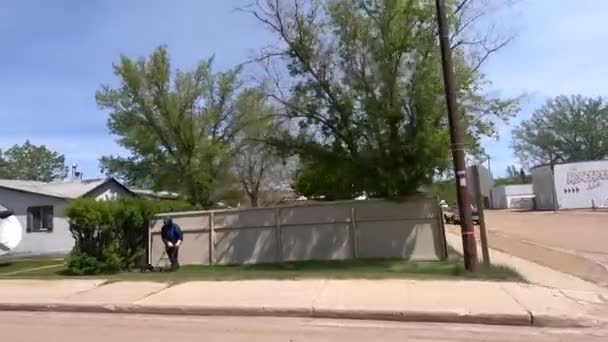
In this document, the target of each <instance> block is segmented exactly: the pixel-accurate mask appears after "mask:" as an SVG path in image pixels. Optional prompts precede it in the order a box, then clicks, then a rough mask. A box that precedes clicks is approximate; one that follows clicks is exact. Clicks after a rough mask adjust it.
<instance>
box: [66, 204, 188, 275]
mask: <svg viewBox="0 0 608 342" xmlns="http://www.w3.org/2000/svg"><path fill="white" fill-rule="evenodd" d="M192 209H194V208H193V207H192V206H191V205H190V204H187V203H184V202H179V201H150V200H143V199H119V200H115V201H96V200H94V199H77V200H74V201H71V202H70V204H69V205H68V207H67V209H66V215H67V217H68V220H69V222H70V232H71V233H72V236H73V237H74V240H75V244H74V248H73V250H72V252H71V253H70V255H69V256H68V257H67V259H66V264H67V267H68V272H69V273H71V274H76V275H90V274H101V273H115V272H118V271H121V270H131V269H134V268H136V267H138V266H143V261H144V257H145V246H146V242H147V237H148V227H149V224H150V219H151V218H152V216H154V215H155V214H158V213H161V212H174V211H183V210H192Z"/></svg>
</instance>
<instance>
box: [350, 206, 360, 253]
mask: <svg viewBox="0 0 608 342" xmlns="http://www.w3.org/2000/svg"><path fill="white" fill-rule="evenodd" d="M350 239H351V241H352V248H353V257H354V258H355V259H357V258H358V257H359V246H358V245H357V222H356V221H355V207H351V208H350Z"/></svg>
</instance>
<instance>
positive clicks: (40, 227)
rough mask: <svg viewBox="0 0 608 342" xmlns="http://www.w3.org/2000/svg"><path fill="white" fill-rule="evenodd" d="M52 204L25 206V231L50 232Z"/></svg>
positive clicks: (51, 228)
mask: <svg viewBox="0 0 608 342" xmlns="http://www.w3.org/2000/svg"><path fill="white" fill-rule="evenodd" d="M52 231H53V206H42V207H29V208H27V232H28V233H36V232H52Z"/></svg>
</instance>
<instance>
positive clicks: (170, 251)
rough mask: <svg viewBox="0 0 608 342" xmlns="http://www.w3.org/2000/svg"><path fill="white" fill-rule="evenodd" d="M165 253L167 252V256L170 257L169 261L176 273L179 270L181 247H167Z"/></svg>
mask: <svg viewBox="0 0 608 342" xmlns="http://www.w3.org/2000/svg"><path fill="white" fill-rule="evenodd" d="M165 251H166V252H167V256H168V257H169V261H170V262H171V269H172V270H174V271H175V270H177V269H178V268H179V247H178V246H173V247H169V246H167V247H166V248H165Z"/></svg>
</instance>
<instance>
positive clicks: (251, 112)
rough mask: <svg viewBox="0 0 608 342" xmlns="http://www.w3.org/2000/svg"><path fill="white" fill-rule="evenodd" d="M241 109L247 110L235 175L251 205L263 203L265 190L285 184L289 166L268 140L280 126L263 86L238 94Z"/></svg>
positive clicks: (239, 143) (235, 162)
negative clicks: (287, 166)
mask: <svg viewBox="0 0 608 342" xmlns="http://www.w3.org/2000/svg"><path fill="white" fill-rule="evenodd" d="M236 105H237V108H238V110H239V111H242V112H244V113H245V112H246V113H247V122H246V125H244V126H243V128H242V130H241V132H240V134H239V135H238V138H237V141H236V143H235V149H236V151H237V152H236V153H235V158H234V170H235V175H236V176H237V178H238V181H239V183H240V185H241V188H242V190H243V192H244V193H245V195H246V196H247V198H248V199H249V204H250V206H251V207H254V208H255V207H258V206H260V205H264V204H265V203H263V201H264V193H265V192H268V191H272V190H276V189H278V188H280V187H281V186H282V185H283V184H282V183H285V179H286V174H287V173H286V172H285V171H286V167H285V164H286V163H284V159H283V158H282V156H281V155H279V153H278V151H277V150H276V149H275V148H274V147H273V146H271V145H270V144H268V143H267V141H268V140H269V138H271V137H272V135H273V134H274V132H275V131H276V130H277V129H278V126H277V125H278V124H279V123H278V122H277V121H276V116H275V109H274V107H273V106H271V105H270V103H269V102H268V98H267V96H266V95H265V92H264V91H263V88H250V89H247V90H245V91H243V93H242V94H241V96H239V99H238V101H237V103H236Z"/></svg>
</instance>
